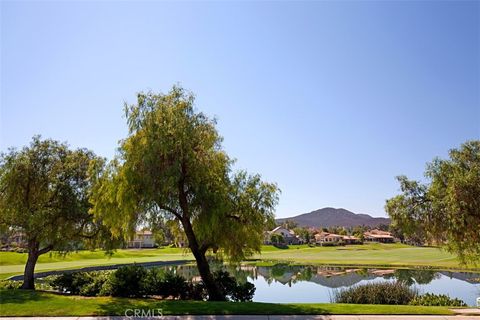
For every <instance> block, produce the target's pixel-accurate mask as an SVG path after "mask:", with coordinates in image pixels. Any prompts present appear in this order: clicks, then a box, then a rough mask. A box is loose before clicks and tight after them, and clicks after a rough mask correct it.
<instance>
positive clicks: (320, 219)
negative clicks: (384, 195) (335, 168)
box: [275, 208, 390, 227]
mask: <svg viewBox="0 0 480 320" xmlns="http://www.w3.org/2000/svg"><path fill="white" fill-rule="evenodd" d="M285 220H293V221H295V222H296V223H297V224H298V225H299V226H300V227H320V226H321V227H332V226H342V227H355V226H362V225H365V226H370V227H376V226H378V225H380V224H387V225H388V224H390V219H388V218H374V217H372V216H370V215H368V214H362V213H353V212H351V211H348V210H346V209H341V208H340V209H335V208H323V209H318V210H315V211H312V212H310V213H304V214H301V215H298V216H294V217H290V218H282V219H276V220H275V221H276V222H277V223H278V224H281V223H283V222H284V221H285Z"/></svg>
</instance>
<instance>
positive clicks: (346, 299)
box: [333, 282, 417, 304]
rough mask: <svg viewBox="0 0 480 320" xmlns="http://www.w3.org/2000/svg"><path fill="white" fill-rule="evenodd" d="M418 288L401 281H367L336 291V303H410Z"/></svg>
mask: <svg viewBox="0 0 480 320" xmlns="http://www.w3.org/2000/svg"><path fill="white" fill-rule="evenodd" d="M416 296H417V290H416V289H412V288H410V287H409V286H407V285H405V284H403V283H401V282H379V283H367V284H363V285H358V286H352V287H350V288H346V289H341V290H338V291H335V292H334V299H333V300H334V301H335V302H336V303H359V304H408V303H409V302H410V301H411V300H412V299H413V298H415V297H416Z"/></svg>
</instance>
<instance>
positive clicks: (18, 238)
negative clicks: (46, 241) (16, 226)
mask: <svg viewBox="0 0 480 320" xmlns="http://www.w3.org/2000/svg"><path fill="white" fill-rule="evenodd" d="M0 245H1V247H2V250H7V251H9V250H14V249H16V248H26V247H27V246H28V241H27V236H26V234H25V233H24V232H22V231H9V232H6V233H2V234H1V235H0Z"/></svg>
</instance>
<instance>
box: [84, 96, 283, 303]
mask: <svg viewBox="0 0 480 320" xmlns="http://www.w3.org/2000/svg"><path fill="white" fill-rule="evenodd" d="M194 100H195V99H194V96H193V95H192V94H189V93H187V92H185V90H184V89H182V88H179V87H173V89H172V90H171V91H170V92H169V93H168V94H153V93H140V94H138V100H137V103H136V104H134V105H126V106H125V112H126V117H127V122H128V127H129V135H128V137H127V138H126V139H125V140H123V141H122V142H121V145H120V153H119V156H118V157H117V158H116V159H115V160H114V161H112V162H111V163H110V165H109V166H107V167H105V168H102V170H100V171H99V172H98V175H97V176H98V180H97V181H96V184H95V192H94V194H93V197H92V200H91V201H92V204H93V206H94V207H93V210H92V211H93V213H94V214H95V216H96V217H98V218H101V219H103V220H104V222H105V223H106V224H107V225H109V226H110V227H111V228H112V232H113V233H114V234H115V235H122V234H126V233H132V232H134V230H135V226H136V225H138V224H139V223H145V222H148V221H151V220H155V219H156V218H158V217H164V218H167V219H169V220H174V221H176V222H177V223H178V226H179V228H180V229H181V230H182V231H183V233H184V234H185V236H186V238H187V240H188V246H189V248H190V250H191V252H192V253H193V255H194V257H195V260H196V262H197V267H198V270H199V273H200V275H201V277H202V280H203V283H204V284H205V286H206V288H207V291H208V294H209V299H210V300H224V299H225V297H223V295H222V294H221V291H220V290H219V288H218V286H217V285H216V283H215V282H214V279H213V277H212V273H211V271H210V266H209V264H208V261H207V258H206V253H207V252H208V251H209V250H211V249H212V250H215V251H217V250H218V252H219V253H221V254H224V255H225V256H226V257H228V258H229V259H230V260H231V261H240V260H242V259H244V258H245V257H246V256H248V255H250V254H252V253H253V252H257V251H259V250H260V247H261V243H262V240H263V230H264V228H265V226H266V223H267V222H268V221H269V220H271V219H273V209H274V207H275V205H276V203H277V201H278V196H277V187H276V185H275V184H270V183H265V182H263V181H262V180H261V179H260V176H259V175H248V174H247V173H246V172H243V171H241V172H238V173H232V160H231V159H230V158H229V157H228V155H227V154H226V152H225V151H224V150H223V149H222V146H221V142H222V138H221V137H220V136H219V134H218V132H217V130H216V128H215V124H216V123H215V121H214V120H211V119H209V118H208V117H206V116H205V115H204V114H203V113H198V112H195V110H194ZM126 231H128V232H126Z"/></svg>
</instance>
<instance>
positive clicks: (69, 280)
mask: <svg viewBox="0 0 480 320" xmlns="http://www.w3.org/2000/svg"><path fill="white" fill-rule="evenodd" d="M109 274H110V272H106V271H91V272H73V273H64V274H61V275H59V276H53V277H52V278H50V279H48V282H49V284H50V285H51V286H52V288H54V289H55V290H58V291H61V292H67V293H70V294H79V295H82V296H97V295H99V294H100V292H101V290H102V288H103V286H104V284H105V283H106V282H107V280H108V279H109Z"/></svg>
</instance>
